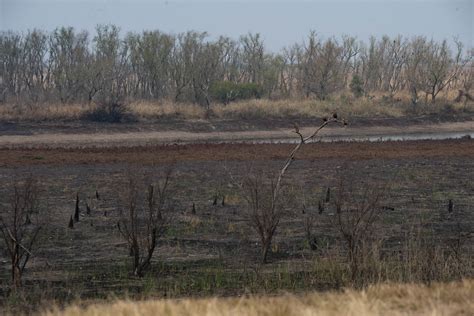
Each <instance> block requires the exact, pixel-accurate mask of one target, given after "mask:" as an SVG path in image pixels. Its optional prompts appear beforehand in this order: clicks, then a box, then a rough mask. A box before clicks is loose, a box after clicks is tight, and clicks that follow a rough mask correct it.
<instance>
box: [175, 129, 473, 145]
mask: <svg viewBox="0 0 474 316" xmlns="http://www.w3.org/2000/svg"><path fill="white" fill-rule="evenodd" d="M462 138H470V139H474V132H443V133H405V134H403V133H401V134H383V135H357V136H329V135H325V136H318V137H315V138H314V140H313V141H311V142H386V141H413V140H444V139H462ZM298 141H299V139H298V138H270V139H268V138H265V139H232V140H209V141H206V142H205V143H215V144H228V143H239V144H240V143H245V144H296V143H298ZM196 143H200V142H199V141H189V142H188V141H179V142H178V144H196Z"/></svg>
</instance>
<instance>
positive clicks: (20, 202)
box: [0, 176, 42, 289]
mask: <svg viewBox="0 0 474 316" xmlns="http://www.w3.org/2000/svg"><path fill="white" fill-rule="evenodd" d="M12 191H13V192H12V193H11V196H10V201H9V203H8V204H4V205H0V211H1V213H0V232H1V237H2V239H3V242H4V244H5V247H6V250H7V253H8V255H9V258H10V264H11V277H12V287H13V288H14V289H17V288H19V287H21V278H22V275H23V272H24V270H25V267H26V265H27V264H28V261H29V259H30V258H31V256H33V248H34V246H36V241H37V237H38V233H39V232H40V230H41V228H42V224H41V223H40V221H39V218H38V216H39V214H40V213H39V211H40V207H39V192H38V184H37V181H36V180H35V179H34V178H33V177H32V176H29V177H28V178H26V179H24V180H22V181H21V180H15V182H14V183H13V185H12Z"/></svg>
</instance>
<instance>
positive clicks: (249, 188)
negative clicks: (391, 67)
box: [242, 113, 347, 263]
mask: <svg viewBox="0 0 474 316" xmlns="http://www.w3.org/2000/svg"><path fill="white" fill-rule="evenodd" d="M331 123H342V124H343V125H346V124H347V123H346V122H345V120H342V119H338V116H337V114H336V113H334V114H333V116H332V117H331V118H324V119H323V123H322V124H321V125H320V126H319V127H317V128H316V129H315V130H314V131H313V132H312V133H311V134H310V135H308V136H303V134H302V133H301V132H300V129H299V126H298V125H297V124H295V127H294V128H295V130H294V132H295V133H296V134H297V135H298V136H299V138H300V141H299V142H298V144H297V145H296V146H295V148H294V149H293V150H292V151H291V152H290V154H289V156H288V158H287V159H286V161H285V163H284V164H283V166H282V168H281V169H280V170H279V172H278V175H277V177H276V179H275V180H271V181H265V180H264V179H263V178H262V176H261V175H257V176H253V177H248V178H247V179H245V181H244V182H243V185H242V187H243V191H244V195H245V199H246V200H247V204H248V218H249V223H250V225H251V226H252V227H253V228H254V229H255V230H256V232H257V234H258V236H259V238H260V245H261V255H262V257H261V261H262V263H266V262H267V258H268V252H269V250H270V248H271V244H272V239H273V236H274V235H275V232H276V230H277V227H278V225H279V223H280V220H281V219H282V217H283V215H284V207H283V206H284V205H285V199H284V198H283V197H284V194H281V193H282V180H283V178H284V176H285V174H286V172H287V171H288V168H289V167H290V166H291V164H292V163H293V161H294V160H295V156H296V154H297V152H298V151H299V150H300V148H301V146H303V145H304V144H306V143H308V142H310V141H311V140H313V139H314V138H315V137H316V135H317V134H318V133H319V132H320V131H321V130H322V129H323V128H325V127H326V126H328V125H329V124H331Z"/></svg>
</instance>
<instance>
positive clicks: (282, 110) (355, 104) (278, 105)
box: [213, 98, 404, 118]
mask: <svg viewBox="0 0 474 316" xmlns="http://www.w3.org/2000/svg"><path fill="white" fill-rule="evenodd" d="M213 110H214V113H215V114H216V115H217V116H218V117H220V118H268V117H275V118H291V117H295V118H296V117H308V118H310V117H322V116H325V115H328V113H332V112H338V113H341V114H342V115H344V116H345V117H353V116H363V117H369V116H370V117H373V116H383V117H401V116H403V112H404V111H403V108H402V107H396V106H391V105H380V104H377V103H376V102H372V101H368V100H367V99H364V98H360V99H356V100H344V98H339V99H337V100H333V101H315V100H280V101H270V100H265V99H262V100H249V101H242V102H236V103H231V104H229V105H227V106H216V107H214V108H213Z"/></svg>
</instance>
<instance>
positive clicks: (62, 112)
mask: <svg viewBox="0 0 474 316" xmlns="http://www.w3.org/2000/svg"><path fill="white" fill-rule="evenodd" d="M94 107H95V106H94V105H90V104H61V103H51V104H49V103H44V104H36V105H25V104H3V105H0V118H1V119H2V120H6V121H37V122H39V121H55V120H78V119H80V117H81V116H82V115H83V114H84V113H86V112H88V111H90V110H92V109H93V108H94Z"/></svg>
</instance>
